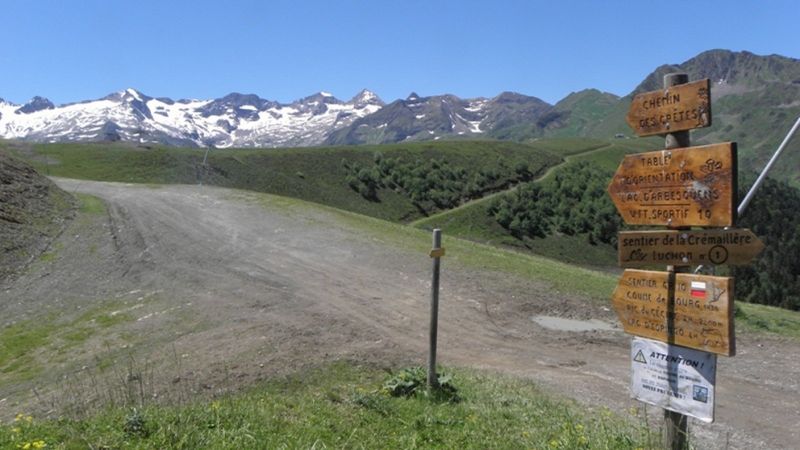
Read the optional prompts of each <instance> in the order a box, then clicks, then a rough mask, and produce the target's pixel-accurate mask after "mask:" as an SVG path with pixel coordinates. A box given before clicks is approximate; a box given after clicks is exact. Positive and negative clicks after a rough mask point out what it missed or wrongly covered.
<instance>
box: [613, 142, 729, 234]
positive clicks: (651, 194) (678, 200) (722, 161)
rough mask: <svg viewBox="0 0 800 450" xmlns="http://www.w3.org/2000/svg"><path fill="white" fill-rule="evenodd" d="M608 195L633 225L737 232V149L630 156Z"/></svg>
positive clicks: (721, 146) (716, 147) (719, 146)
mask: <svg viewBox="0 0 800 450" xmlns="http://www.w3.org/2000/svg"><path fill="white" fill-rule="evenodd" d="M608 193H609V194H610V195H611V200H612V201H613V202H614V205H615V206H616V207H617V211H619V213H620V215H622V217H623V219H624V220H625V223H627V224H630V225H667V226H670V227H680V226H717V227H728V226H732V225H733V222H734V219H735V216H736V207H735V205H734V201H735V197H736V144H735V143H733V142H726V143H722V144H713V145H704V146H700V147H687V148H679V149H669V150H659V151H654V152H646V153H638V154H634V155H627V156H625V159H623V160H622V163H621V164H620V165H619V168H618V169H617V172H616V173H615V174H614V178H612V180H611V183H610V184H609V185H608Z"/></svg>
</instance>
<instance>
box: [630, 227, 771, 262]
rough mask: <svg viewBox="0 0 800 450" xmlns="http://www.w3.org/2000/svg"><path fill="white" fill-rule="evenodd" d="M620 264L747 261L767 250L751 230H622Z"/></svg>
mask: <svg viewBox="0 0 800 450" xmlns="http://www.w3.org/2000/svg"><path fill="white" fill-rule="evenodd" d="M617 248H618V251H619V265H620V266H621V267H643V266H651V265H654V264H659V265H671V266H698V265H722V264H730V265H737V264H747V263H749V262H750V261H751V260H752V259H753V258H755V257H756V256H757V255H758V254H759V253H761V250H763V249H764V243H763V242H761V239H759V238H758V236H756V235H755V234H753V232H752V231H750V230H749V229H746V228H745V229H730V230H722V229H716V230H714V229H711V230H702V231H699V230H692V231H690V230H686V231H677V230H669V231H620V232H619V241H618V242H617Z"/></svg>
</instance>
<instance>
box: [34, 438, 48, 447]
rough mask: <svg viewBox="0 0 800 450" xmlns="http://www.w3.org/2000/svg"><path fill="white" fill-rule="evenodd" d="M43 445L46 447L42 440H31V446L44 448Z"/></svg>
mask: <svg viewBox="0 0 800 450" xmlns="http://www.w3.org/2000/svg"><path fill="white" fill-rule="evenodd" d="M45 447H47V444H46V443H45V442H44V441H42V440H38V441H33V448H45Z"/></svg>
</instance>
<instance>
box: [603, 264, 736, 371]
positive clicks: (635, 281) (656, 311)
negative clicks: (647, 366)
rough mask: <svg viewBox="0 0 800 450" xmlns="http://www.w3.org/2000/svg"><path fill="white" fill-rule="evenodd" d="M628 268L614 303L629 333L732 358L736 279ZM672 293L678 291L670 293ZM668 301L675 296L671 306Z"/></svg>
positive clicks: (734, 347)
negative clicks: (734, 284) (671, 280)
mask: <svg viewBox="0 0 800 450" xmlns="http://www.w3.org/2000/svg"><path fill="white" fill-rule="evenodd" d="M670 277H671V274H670V273H668V272H654V271H648V270H634V269H628V270H626V271H625V273H624V274H623V275H622V279H620V280H619V283H618V284H617V288H616V289H615V290H614V294H613V296H612V303H613V305H614V309H615V310H616V312H617V315H618V316H619V318H620V320H621V321H622V327H623V328H624V329H625V332H626V333H629V334H633V335H635V336H642V337H646V338H650V339H655V340H657V341H661V342H666V343H669V344H674V345H680V346H682V347H688V348H693V349H697V350H703V351H706V352H710V353H716V354H719V355H725V356H733V355H734V354H736V345H735V340H734V333H733V278H730V277H714V276H709V275H693V274H688V273H677V274H674V278H675V279H674V281H673V282H670ZM671 291H674V292H671ZM670 297H674V299H673V301H672V302H670V301H669V300H670Z"/></svg>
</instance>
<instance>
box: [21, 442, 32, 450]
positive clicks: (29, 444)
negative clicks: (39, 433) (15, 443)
mask: <svg viewBox="0 0 800 450" xmlns="http://www.w3.org/2000/svg"><path fill="white" fill-rule="evenodd" d="M20 448H21V449H22V450H30V448H31V443H30V442H26V443H25V444H24V445H23V446H22V447H20Z"/></svg>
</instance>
